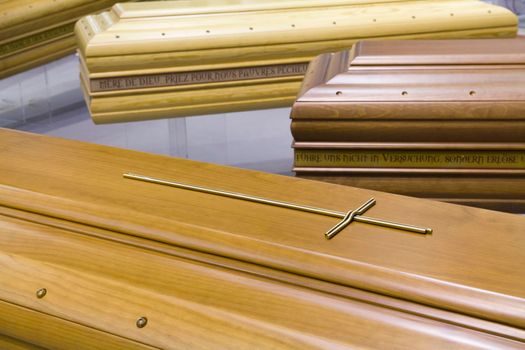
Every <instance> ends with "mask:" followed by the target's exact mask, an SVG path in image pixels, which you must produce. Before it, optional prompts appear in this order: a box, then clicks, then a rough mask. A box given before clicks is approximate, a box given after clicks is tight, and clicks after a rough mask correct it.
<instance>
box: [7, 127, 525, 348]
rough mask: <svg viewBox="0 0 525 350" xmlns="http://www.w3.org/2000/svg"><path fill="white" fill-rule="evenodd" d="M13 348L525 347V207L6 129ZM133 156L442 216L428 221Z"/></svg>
mask: <svg viewBox="0 0 525 350" xmlns="http://www.w3.org/2000/svg"><path fill="white" fill-rule="evenodd" d="M0 150H1V152H0V281H1V283H0V324H1V325H2V326H1V327H0V345H1V346H2V349H15V348H16V349H35V348H38V349H42V348H46V349H72V348H74V349H90V350H91V349H224V348H227V349H268V348H272V349H350V348H352V349H355V348H368V349H385V348H388V349H407V348H410V349H444V348H446V349H452V348H454V349H495V348H497V349H519V348H523V347H524V346H525V271H524V269H523V265H524V264H525V218H524V217H520V216H517V215H512V214H505V213H498V212H492V211H487V210H481V209H475V208H469V207H461V206H456V205H451V204H447V203H441V202H435V201H428V200H423V199H415V198H409V197H402V196H398V195H393V194H386V193H381V192H374V191H369V190H363V189H357V188H352V187H346V186H338V185H333V184H328V183H321V182H315V181H307V180H303V179H297V178H294V177H284V176H278V175H272V174H265V173H260V172H254V171H248V170H240V169H235V168H231V167H223V166H217V165H212V164H205V163H199V162H194V161H189V160H181V159H174V158H168V157H165V156H158V155H150V154H145V153H140V152H135V151H128V150H122V149H116V148H110V147H106V146H99V145H92V144H87V143H81V142H76V141H67V140H62V139H58V138H51V137H47V136H38V135H33V134H28V133H21V132H15V131H9V130H6V129H2V130H0ZM126 172H135V173H139V174H144V175H147V176H152V177H157V178H160V179H164V180H169V181H181V182H185V183H189V184H193V185H197V186H207V187H211V188H214V189H222V190H227V191H234V192H237V193H243V194H247V195H255V196H259V197H263V198H266V199H273V200H280V201H288V202H293V203H296V204H299V205H309V206H315V207H320V208H325V209H330V210H340V211H344V212H347V211H349V210H355V209H356V208H357V207H359V206H361V204H362V203H363V202H366V201H367V200H368V199H369V198H370V197H375V199H376V200H377V205H376V206H375V207H373V208H372V209H370V210H368V211H367V213H366V215H367V216H371V217H376V218H379V219H383V220H391V221H398V222H402V223H406V224H412V225H417V226H422V227H426V228H431V229H433V233H432V234H430V235H419V234H415V233H408V232H405V231H401V230H395V229H390V228H385V227H380V226H374V225H370V224H366V223H362V222H353V223H351V224H350V225H349V226H348V227H347V228H346V229H344V230H343V231H342V232H341V233H339V235H337V236H336V237H334V238H333V239H331V240H326V239H325V238H324V232H326V230H328V228H330V227H331V226H333V225H334V224H336V223H337V222H338V219H335V218H331V217H326V216H321V215H317V214H313V213H307V212H302V211H297V210H292V209H287V208H282V207H275V206H271V205H264V204H260V203H253V202H248V201H244V200H239V199H234V198H228V197H222V196H217V195H213V194H207V193H202V192H196V191H191V190H187V189H180V188H173V187H167V186H163V185H159V184H152V183H146V182H139V181H135V180H131V179H126V178H123V173H126Z"/></svg>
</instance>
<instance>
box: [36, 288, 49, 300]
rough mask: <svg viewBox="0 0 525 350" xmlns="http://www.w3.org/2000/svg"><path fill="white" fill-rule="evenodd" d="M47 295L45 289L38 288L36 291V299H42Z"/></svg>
mask: <svg viewBox="0 0 525 350" xmlns="http://www.w3.org/2000/svg"><path fill="white" fill-rule="evenodd" d="M46 294H47V289H45V288H40V289H39V290H37V291H36V297H37V298H38V299H42V298H43V297H45V296H46Z"/></svg>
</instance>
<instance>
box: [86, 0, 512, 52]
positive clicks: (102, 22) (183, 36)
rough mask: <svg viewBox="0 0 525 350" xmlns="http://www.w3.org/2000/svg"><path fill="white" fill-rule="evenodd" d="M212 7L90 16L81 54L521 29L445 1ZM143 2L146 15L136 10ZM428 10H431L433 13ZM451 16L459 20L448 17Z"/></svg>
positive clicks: (467, 4) (474, 6)
mask: <svg viewBox="0 0 525 350" xmlns="http://www.w3.org/2000/svg"><path fill="white" fill-rule="evenodd" d="M207 4H208V3H207V2H202V3H200V2H198V3H193V2H191V3H188V2H185V1H182V2H171V3H170V4H166V3H164V2H157V3H152V4H128V5H119V6H117V7H116V8H115V9H114V11H113V14H114V16H88V17H86V18H84V19H83V20H82V21H81V22H79V23H80V24H78V25H77V33H79V34H78V35H86V36H87V35H88V34H89V33H90V34H91V35H90V37H89V40H88V41H87V44H85V43H82V45H81V49H82V51H83V52H84V53H85V55H86V56H88V57H101V56H113V55H135V54H147V53H155V54H159V53H163V52H174V51H186V50H206V49H216V48H229V47H235V48H237V47H247V46H261V45H264V46H267V45H278V44H286V43H299V42H314V41H333V40H344V39H346V40H348V39H350V38H354V39H358V38H362V37H395V36H403V35H411V34H415V33H432V32H434V33H435V32H439V33H443V35H446V32H453V31H457V30H458V29H460V30H464V31H468V30H474V29H478V30H479V29H491V28H497V27H501V28H505V27H506V28H509V27H515V26H516V24H517V19H516V16H514V15H513V14H511V12H510V11H508V10H507V9H504V8H502V7H497V6H493V5H490V4H486V3H482V2H480V1H475V0H459V1H458V0H455V1H451V0H440V1H433V2H432V4H428V3H427V2H426V1H418V0H412V1H340V0H336V1H330V2H329V6H322V7H319V4H320V2H319V1H315V2H313V3H312V4H309V5H305V4H304V3H299V2H297V1H289V2H288V1H286V2H280V1H279V2H277V1H271V2H269V3H267V4H264V5H261V2H259V1H253V2H248V3H244V2H242V3H240V2H237V1H234V2H230V1H226V2H218V3H217V2H213V5H214V7H205V6H206V5H207ZM130 5H131V6H130ZM143 5H144V6H145V8H146V11H145V12H144V13H142V12H140V11H139V10H138V9H139V8H142V6H143ZM179 5H180V6H179ZM429 6H433V8H432V9H431V11H429ZM156 9H158V10H156ZM128 11H131V14H130V15H129V18H128V15H127V12H128ZM392 11H396V13H397V16H396V17H394V18H392V16H390V13H391V12H392ZM451 11H454V14H455V15H454V16H449V13H450V12H451ZM157 15H158V16H157ZM143 16H145V17H143ZM197 17H199V19H197ZM378 21H379V22H378ZM334 23H335V24H334ZM480 23H482V25H480ZM83 28H88V29H86V30H84V29H83ZM84 31H85V33H83V34H80V33H81V32H84ZM162 33H164V34H162ZM284 33H285V35H283V34H284ZM283 50H287V49H283Z"/></svg>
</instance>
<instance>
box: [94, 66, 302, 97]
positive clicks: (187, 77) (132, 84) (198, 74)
mask: <svg viewBox="0 0 525 350" xmlns="http://www.w3.org/2000/svg"><path fill="white" fill-rule="evenodd" d="M307 68H308V63H292V64H278V65H269V66H259V67H246V68H232V69H218V70H206V71H194V72H181V73H166V74H153V75H140V76H131V77H118V78H101V79H92V80H91V91H92V92H102V91H115V90H130V89H144V88H154V87H164V86H180V85H191V84H207V83H219V82H227V81H239V80H251V79H265V78H279V77H287V76H297V75H304V74H305V73H306V69H307Z"/></svg>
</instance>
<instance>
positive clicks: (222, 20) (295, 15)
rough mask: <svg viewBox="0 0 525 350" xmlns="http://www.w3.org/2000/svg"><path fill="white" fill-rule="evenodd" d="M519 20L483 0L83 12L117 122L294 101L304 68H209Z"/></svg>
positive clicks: (84, 45) (86, 72)
mask: <svg viewBox="0 0 525 350" xmlns="http://www.w3.org/2000/svg"><path fill="white" fill-rule="evenodd" d="M451 11H453V12H454V16H450V12H451ZM474 19H475V20H474ZM516 24H517V21H516V17H515V16H514V15H513V14H512V13H510V12H509V11H508V10H506V9H504V8H501V7H495V6H492V5H489V4H486V3H482V2H479V1H474V0H461V1H449V0H433V1H425V2H423V1H398V0H389V1H377V0H346V1H343V0H330V1H322V2H320V1H308V2H304V1H302V2H300V1H296V0H291V1H260V0H251V1H219V2H217V1H214V2H213V3H211V2H208V1H172V2H168V3H166V2H153V3H146V4H142V3H141V4H120V5H118V6H115V7H114V8H113V9H112V11H108V12H105V13H103V14H100V15H96V16H88V17H85V18H83V19H82V20H81V21H79V22H78V23H77V25H76V35H77V39H78V41H79V47H80V56H81V66H82V78H83V79H82V80H83V89H84V90H85V94H86V100H87V102H88V105H89V107H90V113H91V115H92V116H93V119H94V121H95V122H96V123H113V122H121V121H130V120H144V119H155V118H166V117H177V116H189V115H196V114H210V113H219V112H230V111H241V110H246V109H262V108H272V107H285V106H290V105H291V104H292V103H293V101H294V99H295V97H296V96H297V92H298V91H299V88H300V84H301V81H302V78H303V76H304V69H302V70H300V71H299V72H294V73H293V74H288V75H286V76H277V77H276V76H275V75H272V74H270V75H268V76H266V75H264V74H262V76H260V77H258V78H257V79H255V78H253V76H252V77H250V78H244V79H238V77H237V78H233V79H227V78H226V79H216V78H211V79H207V80H206V79H204V80H202V81H201V80H199V79H194V77H193V76H194V75H197V76H198V75H199V74H200V73H204V74H205V75H206V74H210V76H215V75H216V74H217V75H219V76H220V74H219V73H224V70H232V69H233V70H235V71H236V73H235V74H237V76H241V75H242V76H244V74H243V73H241V70H242V69H248V70H249V69H257V68H259V69H260V68H262V67H268V66H274V67H283V66H286V65H291V64H299V65H306V64H307V63H308V62H309V61H310V60H311V59H312V58H313V57H315V56H316V55H317V54H319V53H322V52H330V51H333V50H340V49H344V48H348V47H350V46H351V45H352V44H353V43H354V42H355V41H357V40H359V39H362V38H374V39H377V38H385V39H395V38H397V39H411V38H426V39H437V38H471V37H513V36H515V33H516ZM276 69H277V70H278V69H279V68H276ZM173 74H179V75H181V74H182V75H187V76H189V77H190V78H191V79H188V80H191V83H188V84H186V83H185V84H184V85H182V84H179V83H173V80H174V79H173ZM159 76H160V77H159ZM165 77H166V78H165ZM157 78H159V79H160V83H159V82H156V80H155V79H157ZM127 79H128V80H129V81H134V82H136V84H135V83H133V84H126V83H125V82H126V81H128V80H127ZM165 80H166V81H169V82H166V81H165ZM183 80H184V82H186V78H184V79H183ZM108 85H109V86H111V88H109V89H107V90H106V87H107V86H108ZM225 101H227V102H225Z"/></svg>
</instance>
